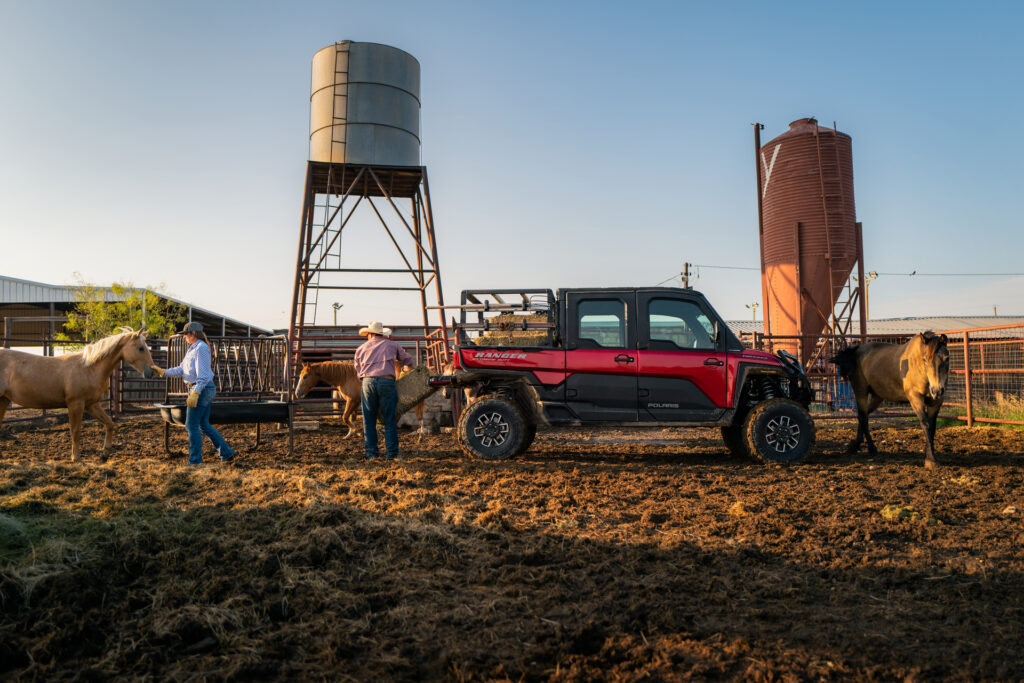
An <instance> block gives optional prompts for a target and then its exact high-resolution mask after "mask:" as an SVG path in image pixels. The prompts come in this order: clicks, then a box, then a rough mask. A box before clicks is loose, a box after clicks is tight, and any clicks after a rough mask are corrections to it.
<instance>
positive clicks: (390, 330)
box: [384, 327, 393, 337]
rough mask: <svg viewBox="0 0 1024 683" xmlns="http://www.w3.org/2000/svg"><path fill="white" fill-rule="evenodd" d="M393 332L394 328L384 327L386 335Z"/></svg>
mask: <svg viewBox="0 0 1024 683" xmlns="http://www.w3.org/2000/svg"><path fill="white" fill-rule="evenodd" d="M392 332H393V330H392V329H391V328H390V327H385V328H384V336H385V337H390V336H391V333H392Z"/></svg>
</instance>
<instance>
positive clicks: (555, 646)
mask: <svg viewBox="0 0 1024 683" xmlns="http://www.w3.org/2000/svg"><path fill="white" fill-rule="evenodd" d="M223 432H224V433H225V435H226V436H227V438H228V440H229V441H230V442H232V443H233V444H235V446H236V448H238V450H239V453H240V457H239V460H238V462H237V464H234V465H220V464H212V465H209V466H204V467H201V468H186V467H185V466H184V464H183V463H184V454H183V453H184V447H185V437H184V432H182V431H180V430H175V431H174V432H173V434H172V437H173V438H172V442H173V447H174V448H175V450H176V451H178V452H177V454H176V456H175V457H174V458H173V459H172V458H169V457H168V456H167V455H166V454H165V453H164V452H163V438H162V437H163V428H162V425H161V423H158V422H155V421H153V420H152V419H148V418H147V419H138V418H137V419H131V420H125V421H122V422H121V423H120V425H119V433H118V436H117V444H118V445H117V448H116V450H115V452H114V453H113V456H112V458H111V459H110V460H109V461H108V462H106V463H100V462H99V461H98V457H97V455H98V448H99V445H100V443H101V428H100V426H99V425H98V424H97V423H96V422H95V421H90V422H88V423H87V424H86V428H85V438H86V444H85V446H86V456H85V458H84V460H83V461H82V462H79V463H71V462H69V460H68V453H69V449H70V447H69V437H68V434H67V430H66V427H65V426H64V425H61V424H57V423H56V422H53V421H51V422H50V423H48V424H46V425H43V426H29V425H13V426H7V427H5V428H3V429H2V430H0V600H2V605H0V678H8V679H9V678H15V679H46V680H52V679H105V678H109V677H123V678H133V679H135V678H156V679H171V680H177V679H185V678H194V677H199V678H217V679H247V680H248V679H279V678H300V679H324V678H327V679H332V680H347V679H351V680H361V681H365V680H393V679H405V680H408V679H454V680H462V679H472V680H608V679H616V680H639V679H653V680H673V679H684V678H700V679H709V678H710V679H754V680H799V679H804V680H806V679H858V680H896V679H900V680H937V679H954V680H961V679H970V680H977V679H998V680H1019V679H1021V678H1024V656H1022V655H1021V644H1022V643H1024V626H1022V625H1024V525H1022V513H1021V512H1020V510H1021V509H1024V495H1022V493H1021V491H1022V488H1021V484H1022V482H1024V469H1022V465H1024V432H1021V431H1012V430H1006V429H998V428H987V427H977V428H974V429H968V428H967V427H963V426H954V427H945V428H940V430H939V433H938V437H937V447H938V454H939V458H940V462H941V463H942V467H941V468H940V469H939V470H937V471H934V472H933V471H928V470H925V469H924V468H923V467H922V466H921V464H922V461H923V456H922V455H921V450H922V439H921V435H920V432H919V430H918V428H916V427H914V426H913V425H912V424H911V423H910V422H895V423H890V424H888V425H879V426H878V427H877V431H876V436H875V438H876V440H877V443H878V445H879V447H880V449H881V451H882V454H881V455H880V456H878V457H877V458H874V459H868V458H867V457H866V456H860V457H858V458H852V457H850V456H847V455H846V454H845V453H844V450H843V446H844V443H845V442H846V441H847V440H848V439H849V438H850V437H851V436H852V435H853V428H852V425H851V424H841V423H827V422H820V423H819V426H818V444H817V446H816V449H815V452H814V454H813V456H812V458H811V460H810V461H809V462H808V463H806V464H802V465H799V466H793V467H788V468H784V467H766V466H762V465H760V464H756V463H753V462H750V461H745V460H742V459H739V458H736V457H733V456H730V455H729V454H728V453H727V452H726V450H725V448H724V447H723V446H722V444H721V442H720V440H719V439H718V435H717V433H716V432H714V431H711V430H697V431H677V430H662V429H657V430H646V431H645V430H617V431H611V432H608V431H605V432H594V433H591V434H589V435H588V434H587V433H585V432H580V431H575V432H574V431H568V430H558V431H550V432H541V433H540V434H539V435H538V438H537V441H536V442H535V444H534V446H533V448H532V449H531V450H530V451H529V452H528V453H526V454H525V455H523V456H520V458H518V459H517V460H515V461H511V462H503V463H487V462H477V461H471V460H468V459H466V458H465V457H464V456H463V455H462V454H461V452H460V451H459V450H458V448H457V446H456V445H455V444H454V442H453V440H452V437H451V436H450V435H438V436H432V437H428V438H426V439H424V441H423V442H422V443H420V444H417V443H415V437H414V436H411V435H409V434H408V433H406V434H403V437H402V438H403V448H404V457H403V458H402V459H401V460H399V461H397V462H394V463H383V462H380V461H373V462H367V461H365V460H363V459H362V458H361V447H360V444H359V443H358V442H357V441H356V440H355V439H354V438H353V439H351V440H349V441H342V440H341V439H340V434H341V432H340V430H339V429H338V428H337V427H336V426H334V425H329V426H325V427H324V428H323V429H321V430H320V431H317V432H301V433H297V434H296V447H295V453H294V455H292V456H290V457H289V456H288V455H287V437H286V435H285V434H284V433H281V432H273V433H270V434H266V433H265V434H264V439H265V441H266V442H265V443H264V444H263V445H262V446H261V447H260V448H259V449H258V450H254V449H253V448H252V435H251V429H250V428H248V427H243V426H237V427H226V428H225V429H224V430H223ZM911 508H912V509H911ZM883 512H884V514H883Z"/></svg>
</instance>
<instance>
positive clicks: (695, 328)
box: [647, 299, 715, 351]
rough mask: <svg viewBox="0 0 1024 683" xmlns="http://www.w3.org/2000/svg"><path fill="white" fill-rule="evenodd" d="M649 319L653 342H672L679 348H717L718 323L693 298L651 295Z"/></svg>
mask: <svg viewBox="0 0 1024 683" xmlns="http://www.w3.org/2000/svg"><path fill="white" fill-rule="evenodd" d="M647 320H648V329H649V330H650V341H651V342H670V343H671V344H672V345H675V346H677V347H678V348H680V349H700V350H706V351H710V350H713V349H714V348H715V340H714V329H715V325H714V323H713V322H712V321H711V319H710V318H708V316H707V314H705V313H704V311H702V310H701V309H700V306H698V305H697V304H695V303H693V302H692V301H682V300H680V299H651V301H650V303H649V304H648V307H647ZM659 346H660V345H659ZM668 347H669V348H671V345H669V346H668Z"/></svg>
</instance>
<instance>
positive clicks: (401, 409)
mask: <svg viewBox="0 0 1024 683" xmlns="http://www.w3.org/2000/svg"><path fill="white" fill-rule="evenodd" d="M429 379H430V370H429V369H427V366H426V365H418V366H416V367H415V368H413V369H412V370H410V371H409V372H407V373H405V374H404V375H402V376H401V377H399V378H398V381H397V382H396V383H395V384H396V386H397V387H398V407H397V408H396V409H395V418H399V417H401V416H402V415H403V414H404V413H405V412H406V411H408V410H409V409H410V408H412V407H414V406H415V405H416V404H417V403H419V402H420V401H423V400H426V398H427V397H428V396H430V395H431V394H433V393H434V392H435V391H437V389H436V388H434V387H431V386H430V385H429V384H428V380H429Z"/></svg>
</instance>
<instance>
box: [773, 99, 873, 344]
mask: <svg viewBox="0 0 1024 683" xmlns="http://www.w3.org/2000/svg"><path fill="white" fill-rule="evenodd" d="M758 157H759V166H760V168H759V171H760V175H759V179H760V183H759V184H760V192H761V202H760V204H761V207H762V208H761V221H762V227H761V230H762V232H761V267H762V276H761V277H762V295H763V297H764V302H763V305H764V308H763V310H764V312H765V332H766V333H767V334H769V335H772V336H779V335H781V336H790V335H792V336H800V337H802V338H803V342H804V343H802V344H799V345H798V344H797V343H796V340H793V342H791V343H789V344H786V343H784V344H783V345H784V346H789V347H790V348H791V349H792V350H794V351H795V350H797V349H799V351H800V356H801V360H802V361H803V362H804V363H805V364H808V363H809V362H812V361H813V358H812V357H813V355H814V352H815V346H816V344H815V342H816V341H817V340H818V338H819V337H820V336H821V335H822V333H823V332H824V334H825V336H835V335H842V336H845V335H846V334H850V333H852V332H853V331H852V330H851V329H850V327H851V325H852V319H853V308H854V307H855V306H856V305H857V303H858V300H859V299H860V296H859V290H857V289H856V288H853V289H851V285H850V274H851V272H852V269H853V267H854V266H855V265H858V264H860V267H861V268H863V265H862V264H861V260H862V259H861V256H860V254H861V252H862V247H861V240H860V226H859V224H858V223H857V218H856V211H855V208H854V200H853V153H852V146H851V141H850V136H849V135H846V134H845V133H840V132H839V131H837V130H835V129H834V128H823V127H821V126H819V125H818V122H817V121H816V120H815V119H813V118H809V119H798V120H796V121H794V122H792V123H791V124H789V130H788V131H786V132H785V133H783V134H782V135H779V136H778V137H776V138H775V139H773V140H772V141H771V142H768V143H766V144H765V145H763V146H761V147H760V149H759V154H758ZM862 280H863V277H861V279H860V280H859V281H862ZM859 281H858V282H859ZM861 320H862V321H863V312H861Z"/></svg>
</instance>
